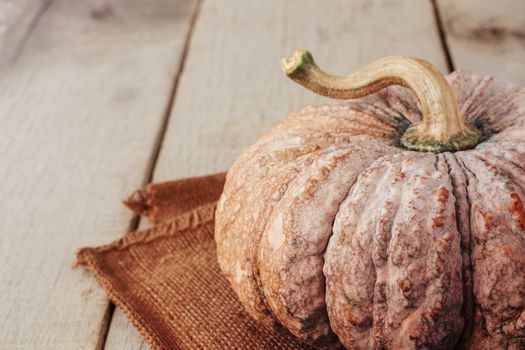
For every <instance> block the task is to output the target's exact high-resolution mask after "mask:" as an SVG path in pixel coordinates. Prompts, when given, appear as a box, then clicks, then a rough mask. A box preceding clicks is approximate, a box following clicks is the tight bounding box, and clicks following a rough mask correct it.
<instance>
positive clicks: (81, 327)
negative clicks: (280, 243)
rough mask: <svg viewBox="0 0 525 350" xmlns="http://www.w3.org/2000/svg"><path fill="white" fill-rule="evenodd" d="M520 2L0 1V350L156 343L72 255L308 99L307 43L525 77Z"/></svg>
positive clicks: (128, 225)
mask: <svg viewBox="0 0 525 350" xmlns="http://www.w3.org/2000/svg"><path fill="white" fill-rule="evenodd" d="M523 13H525V2H524V1H522V0H500V1H498V2H496V3H495V2H493V1H490V0H483V1H479V0H465V1H456V0H436V1H435V2H433V1H426V0H421V1H420V0H382V1H379V0H375V1H372V0H353V1H349V0H335V1H330V2H326V3H323V4H321V3H320V2H319V1H316V0H289V1H280V2H277V1H275V2H271V1H266V0H252V1H242V0H203V1H200V2H199V0H150V1H141V0H91V1H68V0H0V198H2V201H0V212H1V213H2V219H3V220H2V221H1V222H2V223H3V226H2V234H1V235H0V339H1V341H0V348H2V349H3V348H6V349H103V348H105V349H147V345H146V344H145V343H144V342H143V340H142V339H141V337H140V336H139V335H138V333H137V332H136V331H135V329H134V328H133V327H132V326H131V325H130V324H129V322H128V321H127V320H126V318H125V316H124V315H123V314H122V312H120V311H119V310H115V309H114V308H113V307H112V305H111V304H110V303H109V302H108V301H107V299H106V298H105V296H104V294H103V292H102V291H101V290H100V288H98V286H97V285H96V283H95V280H94V279H93V278H92V277H91V276H90V275H89V274H88V273H86V272H85V271H83V270H81V269H72V268H71V263H72V260H73V257H74V253H75V250H76V249H77V248H79V247H81V246H86V245H91V246H93V245H100V244H103V243H108V242H110V241H112V240H114V239H116V238H118V237H119V236H121V235H122V234H125V233H126V232H127V231H129V230H133V229H135V228H137V227H138V225H140V227H145V226H146V223H144V222H140V223H139V222H138V221H137V219H136V218H134V217H133V216H132V215H131V214H130V213H129V212H128V211H127V210H126V209H125V208H123V207H122V205H121V202H120V199H121V198H123V197H124V196H126V195H127V194H128V193H129V192H130V191H132V190H133V189H135V188H137V187H140V186H142V185H144V184H145V183H147V182H149V181H164V180H168V179H174V178H179V177H184V176H193V175H202V174H206V173H209V172H215V171H221V170H226V169H227V168H228V166H229V165H230V164H231V163H232V161H233V160H234V159H235V157H236V156H237V155H238V154H239V153H240V152H241V151H242V150H243V149H244V148H246V147H247V146H248V145H250V144H251V143H253V142H254V141H255V140H256V138H257V137H258V135H260V134H261V133H262V132H264V131H265V130H266V129H268V128H269V127H270V126H271V125H272V124H274V123H275V122H277V121H278V120H280V119H281V118H282V117H283V116H284V115H286V114H287V113H288V112H290V111H292V110H294V109H297V108H299V107H301V106H303V105H305V104H311V103H323V102H330V101H328V100H326V99H323V98H321V97H316V96H314V95H312V94H311V93H309V92H307V91H306V90H304V89H301V88H298V87H297V86H295V85H294V84H292V83H291V82H290V81H288V80H287V79H286V78H284V77H283V76H282V74H281V73H280V70H279V59H280V58H281V57H284V56H287V55H288V54H290V53H291V52H292V51H293V49H294V48H297V47H307V48H309V49H311V51H312V52H313V53H314V55H315V56H316V58H317V61H318V62H319V64H320V65H321V66H322V67H327V68H329V69H330V70H331V71H333V72H335V73H341V74H344V73H349V72H351V71H353V70H356V69H358V68H359V67H362V66H364V65H365V64H367V63H369V62H371V61H372V60H374V59H377V58H380V57H383V56H386V55H394V54H398V55H416V56H420V57H423V58H425V59H427V60H429V61H430V62H432V63H433V64H434V65H436V66H437V67H438V68H439V69H441V70H442V71H443V72H447V71H449V70H451V69H457V68H462V69H464V70H466V71H469V72H473V73H477V74H480V75H487V74H490V75H493V76H495V77H497V78H499V79H502V80H507V81H511V82H515V83H519V84H525V64H524V62H525V17H524V16H523Z"/></svg>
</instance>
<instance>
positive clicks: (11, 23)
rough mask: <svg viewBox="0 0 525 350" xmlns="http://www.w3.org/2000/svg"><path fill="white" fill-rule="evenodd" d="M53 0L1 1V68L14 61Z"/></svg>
mask: <svg viewBox="0 0 525 350" xmlns="http://www.w3.org/2000/svg"><path fill="white" fill-rule="evenodd" d="M52 1H53V0H0V68H1V67H3V66H5V65H8V64H9V63H11V61H13V60H14V59H15V57H16V55H17V54H18V53H19V51H20V49H21V48H22V46H23V45H24V43H25V42H26V39H27V38H28V37H29V36H30V33H31V31H32V30H33V29H34V28H35V26H36V24H37V22H38V20H39V19H40V18H41V17H42V15H43V14H44V12H45V11H46V10H47V8H48V7H49V5H50V3H51V2H52Z"/></svg>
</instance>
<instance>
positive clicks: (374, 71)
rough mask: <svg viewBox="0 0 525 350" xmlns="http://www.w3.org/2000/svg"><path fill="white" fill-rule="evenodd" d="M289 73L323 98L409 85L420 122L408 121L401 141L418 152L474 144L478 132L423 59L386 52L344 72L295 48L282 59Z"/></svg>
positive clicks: (438, 76)
mask: <svg viewBox="0 0 525 350" xmlns="http://www.w3.org/2000/svg"><path fill="white" fill-rule="evenodd" d="M282 68H283V71H284V72H285V73H286V75H287V76H288V77H290V78H291V79H293V80H294V81H296V82H298V83H299V84H301V85H303V86H304V87H306V88H307V89H309V90H311V91H313V92H315V93H317V94H319V95H322V96H327V97H332V98H337V99H354V98H359V97H363V96H366V95H369V94H372V93H374V92H377V91H379V90H381V89H383V88H385V87H387V86H390V85H401V86H404V87H407V88H409V89H411V90H412V91H413V92H414V94H415V95H416V97H417V99H418V101H419V105H420V108H421V114H422V121H421V122H419V123H414V124H412V125H411V126H410V127H409V128H408V129H407V130H406V131H405V134H404V135H403V136H402V138H401V143H402V144H403V145H404V146H405V147H407V148H409V149H414V150H418V151H432V152H445V151H452V152H453V151H459V150H464V149H469V148H472V147H474V146H476V145H477V143H478V142H479V140H480V135H481V133H480V132H479V131H478V130H477V129H476V128H474V127H473V126H471V125H467V124H465V122H464V121H463V118H462V117H461V115H460V112H459V109H458V106H457V102H456V97H455V96H454V92H453V91H452V88H451V87H450V86H449V85H448V83H447V81H446V80H445V78H444V77H443V75H442V74H441V73H440V72H439V71H438V70H437V69H436V68H435V67H433V66H432V65H431V64H430V63H428V62H427V61H425V60H422V59H419V58H414V57H404V56H391V57H385V58H383V59H380V60H378V61H375V62H374V63H372V64H370V65H368V66H367V67H365V68H363V69H361V70H359V71H357V72H355V73H353V74H350V75H348V76H345V77H342V76H335V75H331V74H328V73H325V72H324V71H322V70H321V69H320V68H319V67H318V66H317V64H316V63H315V62H314V59H313V57H312V55H311V54H310V52H308V51H307V50H297V51H295V53H294V54H293V55H292V56H291V57H290V58H288V59H284V60H283V61H282Z"/></svg>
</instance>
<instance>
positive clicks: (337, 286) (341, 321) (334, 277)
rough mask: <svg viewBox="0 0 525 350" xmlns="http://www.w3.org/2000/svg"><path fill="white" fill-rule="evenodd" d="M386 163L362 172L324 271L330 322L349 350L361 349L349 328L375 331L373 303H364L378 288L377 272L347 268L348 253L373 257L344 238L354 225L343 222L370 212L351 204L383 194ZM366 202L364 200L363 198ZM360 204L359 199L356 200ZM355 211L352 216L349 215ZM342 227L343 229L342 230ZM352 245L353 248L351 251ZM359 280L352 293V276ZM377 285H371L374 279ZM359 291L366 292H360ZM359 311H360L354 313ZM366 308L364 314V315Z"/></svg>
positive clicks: (338, 218) (338, 219)
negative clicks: (376, 286) (368, 196)
mask: <svg viewBox="0 0 525 350" xmlns="http://www.w3.org/2000/svg"><path fill="white" fill-rule="evenodd" d="M386 161H387V160H386V159H381V160H377V161H375V162H374V163H372V164H371V165H370V166H369V167H368V168H367V169H366V170H364V171H362V172H361V174H360V175H359V177H358V179H357V180H356V184H354V186H352V189H351V191H350V192H349V195H347V197H346V198H345V200H344V201H343V202H342V203H341V204H340V206H339V211H338V214H337V215H336V218H335V221H334V224H333V228H332V236H331V237H330V241H329V243H328V246H327V249H326V252H325V265H324V267H323V274H324V276H325V278H326V302H327V311H328V315H329V318H330V324H331V325H332V329H334V331H335V332H336V333H337V334H338V336H339V339H340V340H341V342H343V344H344V345H345V346H347V347H349V348H354V349H356V348H358V345H357V340H356V339H355V337H349V336H348V335H347V334H346V332H350V331H351V330H350V329H349V328H347V327H348V326H349V325H350V324H354V325H355V326H356V327H359V328H360V329H369V328H370V327H371V322H372V317H371V310H370V307H369V306H368V305H369V304H370V303H366V302H365V301H363V300H362V298H363V297H370V295H371V294H373V286H374V285H375V280H376V276H375V270H373V269H369V270H367V271H358V270H353V269H352V268H351V267H350V268H349V267H345V266H343V261H342V256H343V255H346V254H347V253H346V251H347V250H349V249H355V250H356V251H357V250H358V248H361V249H359V250H360V251H361V252H362V253H363V255H365V256H366V255H367V256H371V250H370V249H366V247H365V248H362V247H361V246H360V245H359V244H357V243H353V244H352V243H351V241H352V239H353V238H352V237H349V236H348V235H346V236H345V235H343V234H341V233H340V230H343V229H346V227H347V226H348V225H349V224H351V223H348V222H345V223H343V222H342V218H348V219H350V218H357V217H358V215H363V212H365V211H366V209H367V207H366V206H367V204H368V203H367V202H366V201H365V202H364V203H363V206H358V205H356V206H353V207H349V206H348V205H347V203H349V202H350V201H351V200H353V198H354V197H356V196H357V194H358V193H361V192H364V191H365V190H366V191H367V192H368V193H370V194H371V195H373V194H375V193H377V191H379V183H380V182H381V181H382V179H386V178H387V175H386V171H387V169H386V168H385V166H383V164H385V163H386ZM371 176H373V178H374V179H375V181H371V180H370V177H371ZM362 198H363V199H364V197H362ZM356 200H357V199H356ZM350 210H352V211H351V213H352V216H351V217H350V216H349V215H347V214H348V213H349V211H350ZM356 211H358V212H356ZM341 225H344V226H342V227H341V228H339V227H340V226H341ZM350 244H352V248H350ZM350 274H351V275H352V276H354V277H356V278H361V277H362V283H361V284H360V285H359V286H358V287H359V288H356V289H348V288H347V286H348V283H346V280H347V279H348V278H349V275H350ZM370 275H373V276H371V278H372V279H373V281H370V278H367V277H370ZM359 290H361V291H363V292H360V291H359ZM359 293H360V294H361V295H359ZM347 305H348V306H349V307H347ZM354 308H359V311H357V309H356V310H354ZM363 308H365V310H364V311H361V310H362V309H363ZM362 338H363V339H364V340H363V341H364V342H366V343H364V344H363V345H364V346H363V348H368V346H367V345H366V344H368V343H367V341H368V337H362Z"/></svg>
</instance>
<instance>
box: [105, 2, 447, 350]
mask: <svg viewBox="0 0 525 350" xmlns="http://www.w3.org/2000/svg"><path fill="white" fill-rule="evenodd" d="M299 47H305V48H309V49H310V50H311V51H312V53H313V54H314V55H315V57H316V59H317V61H318V63H319V65H320V66H322V67H326V68H327V69H330V71H333V72H334V73H339V74H346V73H350V72H352V71H355V70H357V69H359V68H361V67H363V66H364V65H366V64H368V63H370V62H371V61H373V60H375V59H378V58H381V57H383V56H387V55H415V56H420V57H423V58H425V59H427V60H429V61H430V62H432V63H433V64H434V65H436V66H437V67H438V68H439V69H441V70H442V71H446V63H445V58H444V54H443V52H442V50H441V45H440V42H439V35H438V30H437V27H436V24H435V20H434V16H433V12H432V6H431V4H430V2H424V1H418V2H414V1H410V0H395V1H386V0H383V1H374V2H371V1H368V0H359V1H352V2H349V1H344V0H337V1H331V2H330V3H328V4H323V5H322V6H320V4H319V2H318V1H315V0H308V1H303V0H293V1H286V2H268V1H264V0H258V1H250V2H246V1H241V0H225V1H220V2H218V1H209V0H205V1H204V3H203V5H202V8H201V11H200V14H199V18H198V20H197V23H196V26H195V28H194V32H193V34H192V40H191V45H190V50H189V54H188V57H187V59H186V64H185V69H184V71H183V75H182V77H181V81H180V83H179V86H178V89H177V94H176V97H175V102H174V106H173V109H172V113H171V116H170V120H169V125H168V129H167V133H166V136H165V139H164V142H163V147H162V150H161V154H160V156H159V160H158V162H157V164H156V168H155V174H154V179H153V180H154V181H155V182H158V181H164V180H170V179H174V178H180V177H185V176H195V175H202V174H206V173H211V172H216V171H222V170H226V169H228V168H229V166H230V165H231V163H232V162H233V161H234V159H235V158H236V157H237V156H238V155H239V154H240V153H241V152H242V151H243V150H244V149H245V148H247V147H248V146H249V145H251V144H252V143H254V142H255V140H256V139H257V138H258V137H259V136H260V135H261V134H262V133H263V132H264V131H266V130H267V129H268V128H269V127H270V126H272V125H273V124H275V123H276V122H278V121H279V120H281V119H282V118H283V117H284V116H285V115H286V114H288V113H289V112H291V111H293V110H296V109H298V108H300V107H302V106H304V105H306V104H313V103H330V101H331V100H329V99H326V98H322V97H318V96H314V94H312V93H311V92H309V91H306V90H305V89H304V88H301V87H299V86H297V85H296V84H295V83H293V82H291V81H290V80H289V79H288V78H286V77H285V76H284V75H283V73H281V71H280V66H279V60H280V59H281V58H282V57H286V56H288V55H289V54H291V53H292V51H293V50H294V49H296V48H299ZM122 344H126V349H143V348H144V343H143V341H142V339H141V337H140V335H138V333H137V331H136V330H134V329H133V328H132V327H130V326H129V322H128V321H127V320H126V319H125V316H124V314H123V313H122V312H120V311H119V310H116V311H115V314H114V317H113V320H112V324H111V327H110V330H109V334H108V340H107V343H106V349H109V350H113V349H121V348H123V345H122Z"/></svg>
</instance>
